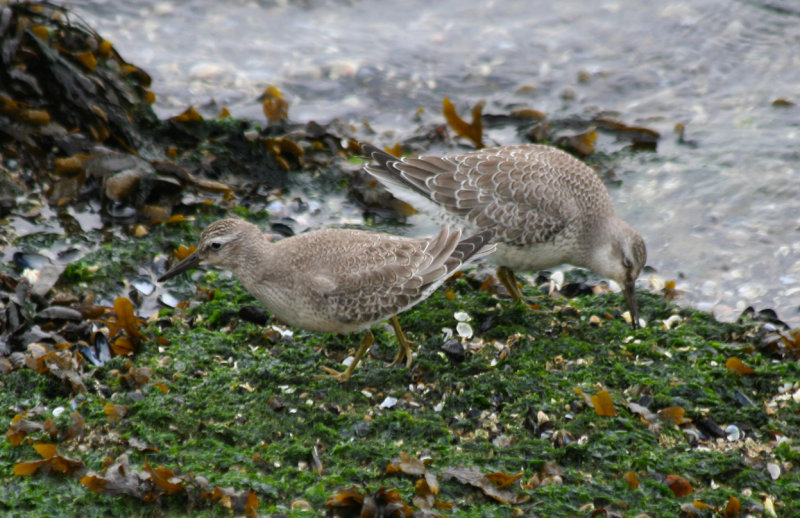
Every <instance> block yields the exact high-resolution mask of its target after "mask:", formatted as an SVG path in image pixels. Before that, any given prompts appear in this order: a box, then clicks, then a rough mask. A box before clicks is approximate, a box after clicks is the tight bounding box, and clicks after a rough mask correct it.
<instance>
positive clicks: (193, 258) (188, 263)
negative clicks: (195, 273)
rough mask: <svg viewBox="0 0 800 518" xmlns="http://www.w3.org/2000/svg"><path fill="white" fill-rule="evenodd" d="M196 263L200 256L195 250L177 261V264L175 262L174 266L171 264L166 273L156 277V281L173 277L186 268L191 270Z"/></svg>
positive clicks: (198, 261) (198, 262)
mask: <svg viewBox="0 0 800 518" xmlns="http://www.w3.org/2000/svg"><path fill="white" fill-rule="evenodd" d="M198 264H200V256H199V255H197V252H195V253H193V254H192V255H190V256H189V257H187V258H185V259H184V260H182V261H181V262H179V263H178V264H176V265H175V266H173V267H172V268H170V270H169V271H168V272H167V273H165V274H164V275H162V276H161V277H159V278H158V282H163V281H166V280H167V279H170V278H172V277H175V276H176V275H178V274H179V273H183V272H185V271H186V270H191V269H192V268H196V267H197V265H198Z"/></svg>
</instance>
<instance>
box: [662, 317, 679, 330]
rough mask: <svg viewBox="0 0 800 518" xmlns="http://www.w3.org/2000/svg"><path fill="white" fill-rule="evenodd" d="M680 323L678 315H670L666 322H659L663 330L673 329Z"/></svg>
mask: <svg viewBox="0 0 800 518" xmlns="http://www.w3.org/2000/svg"><path fill="white" fill-rule="evenodd" d="M681 322H683V319H682V318H681V316H680V315H670V317H669V318H667V319H666V320H662V321H661V323H662V324H663V326H664V329H665V330H670V329H672V328H673V327H675V326H677V325H678V324H680V323H681Z"/></svg>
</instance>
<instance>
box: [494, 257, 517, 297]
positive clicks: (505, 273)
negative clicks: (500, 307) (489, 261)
mask: <svg viewBox="0 0 800 518" xmlns="http://www.w3.org/2000/svg"><path fill="white" fill-rule="evenodd" d="M497 278H498V279H499V280H500V282H502V283H503V286H505V287H506V289H507V290H508V293H509V295H511V298H512V299H514V302H517V301H519V300H522V290H521V289H519V285H518V284H517V277H516V276H515V275H514V272H513V271H512V270H511V268H508V267H507V266H498V267H497Z"/></svg>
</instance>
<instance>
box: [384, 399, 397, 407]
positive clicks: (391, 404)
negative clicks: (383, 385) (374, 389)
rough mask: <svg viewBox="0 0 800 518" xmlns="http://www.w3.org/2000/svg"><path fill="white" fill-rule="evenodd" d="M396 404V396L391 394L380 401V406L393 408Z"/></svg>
mask: <svg viewBox="0 0 800 518" xmlns="http://www.w3.org/2000/svg"><path fill="white" fill-rule="evenodd" d="M396 404H397V398H396V397H392V396H386V398H385V399H384V400H383V401H382V402H381V404H380V407H381V408H394V406H395V405H396Z"/></svg>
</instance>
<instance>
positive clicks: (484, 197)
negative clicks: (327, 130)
mask: <svg viewBox="0 0 800 518" xmlns="http://www.w3.org/2000/svg"><path fill="white" fill-rule="evenodd" d="M361 149H362V150H363V151H364V152H365V153H366V154H367V155H368V156H369V157H371V158H372V160H374V163H370V164H367V165H366V166H364V169H365V170H366V172H367V173H369V174H370V175H372V176H373V177H375V178H376V179H377V180H378V181H379V182H380V183H381V184H383V185H384V186H385V187H386V188H387V189H388V190H389V191H390V192H392V194H394V195H395V196H396V197H398V198H400V199H401V200H403V201H405V202H407V203H410V204H411V205H415V206H416V207H417V208H419V209H423V210H425V211H426V212H429V213H432V214H435V215H437V216H438V217H439V218H440V219H441V220H443V221H445V222H447V223H449V224H456V225H458V226H460V227H461V228H465V229H468V231H476V230H485V229H491V230H494V231H495V233H496V234H495V240H496V242H497V251H496V252H495V253H494V254H493V255H492V257H490V258H489V260H490V261H493V262H494V263H495V264H496V265H497V266H498V269H497V276H498V278H499V279H500V281H501V282H502V283H503V285H504V286H505V287H506V288H507V289H508V291H509V293H510V294H511V296H512V297H513V298H514V299H515V300H520V299H521V298H522V292H521V291H520V289H519V286H518V285H517V281H516V278H515V276H514V272H513V270H515V269H516V270H529V271H538V270H543V269H546V268H551V267H553V266H557V265H560V264H564V263H566V264H571V265H573V266H579V267H583V268H588V269H589V270H592V271H594V272H595V273H597V274H599V275H602V276H604V277H607V278H610V279H613V280H615V281H616V282H617V283H619V285H620V286H621V287H622V288H623V292H624V294H625V300H626V302H627V306H628V309H629V311H630V316H631V323H632V325H633V327H634V328H637V327H638V324H639V306H638V304H637V302H636V287H635V283H636V278H637V277H638V276H639V272H640V271H641V269H642V267H643V266H644V263H645V261H646V260H647V251H646V248H645V244H644V240H643V239H642V237H641V236H640V235H639V233H638V232H636V231H635V230H634V229H633V228H632V227H631V226H630V225H629V224H628V223H626V222H625V221H623V220H622V219H620V218H619V217H618V216H617V214H616V212H615V211H614V207H613V205H612V203H611V197H610V196H609V195H608V191H607V190H606V188H605V186H604V185H603V183H602V182H601V181H600V179H599V178H598V176H597V175H596V174H595V172H594V171H593V170H592V169H591V168H590V167H589V166H587V165H586V164H584V163H583V162H581V161H580V160H578V159H577V158H575V157H573V156H572V155H569V154H567V153H565V152H564V151H561V150H560V149H557V148H554V147H550V146H542V145H538V144H517V145H512V146H502V147H491V148H485V149H480V150H477V151H471V152H468V153H463V154H459V155H450V156H443V157H438V156H422V157H419V158H397V157H394V156H392V155H390V154H389V153H386V152H385V151H382V150H380V149H378V148H376V147H375V146H372V145H369V144H362V145H361Z"/></svg>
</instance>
